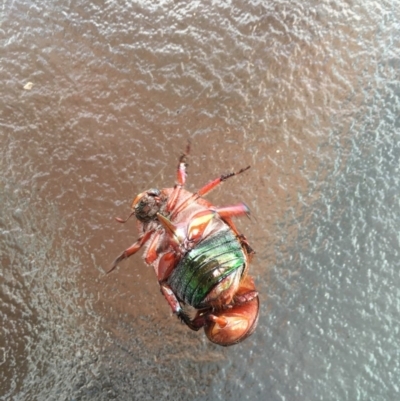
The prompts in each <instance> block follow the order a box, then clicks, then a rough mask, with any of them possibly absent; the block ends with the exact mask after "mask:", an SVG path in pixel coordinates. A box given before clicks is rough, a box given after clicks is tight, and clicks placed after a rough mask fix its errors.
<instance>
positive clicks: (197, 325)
mask: <svg viewBox="0 0 400 401" xmlns="http://www.w3.org/2000/svg"><path fill="white" fill-rule="evenodd" d="M160 289H161V293H162V294H163V295H164V297H165V299H166V300H167V302H168V304H169V306H170V307H171V309H172V312H173V313H175V314H176V315H177V316H178V317H179V318H180V319H181V320H182V322H184V323H185V324H186V325H187V326H188V327H189V328H191V329H192V330H195V331H197V330H199V329H201V328H202V327H203V326H204V324H205V320H204V318H202V319H199V320H196V318H195V319H194V320H191V319H190V317H189V316H188V315H187V314H186V313H185V312H184V311H183V309H182V306H181V304H180V302H179V301H178V299H177V298H176V296H175V294H174V292H173V291H172V289H171V287H170V286H169V285H168V284H166V283H160Z"/></svg>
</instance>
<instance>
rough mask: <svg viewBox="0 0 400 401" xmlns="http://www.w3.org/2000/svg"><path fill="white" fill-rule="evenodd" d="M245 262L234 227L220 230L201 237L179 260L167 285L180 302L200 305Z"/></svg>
mask: <svg viewBox="0 0 400 401" xmlns="http://www.w3.org/2000/svg"><path fill="white" fill-rule="evenodd" d="M245 265H246V256H245V254H244V252H243V249H242V246H241V244H240V242H239V241H238V239H237V238H236V236H235V235H234V233H233V232H232V230H230V229H229V227H226V230H219V231H217V232H216V233H214V234H211V235H210V236H208V237H206V238H204V239H202V240H201V241H200V242H199V243H198V244H196V246H195V247H194V248H193V249H192V250H190V251H189V252H188V253H187V254H186V255H185V256H184V257H183V258H182V259H181V260H180V262H179V263H178V265H177V266H176V267H175V269H174V270H173V272H172V274H171V275H170V276H169V278H168V284H169V285H170V286H171V289H172V290H173V291H174V293H175V295H176V296H177V297H178V299H180V300H181V301H184V302H185V303H187V304H189V305H192V306H193V307H194V308H201V307H202V301H203V300H204V299H205V298H206V296H207V295H208V294H209V293H210V291H211V290H212V289H213V288H214V287H215V286H216V285H217V284H218V283H220V282H221V281H222V280H223V279H224V278H225V277H227V276H229V275H230V274H232V273H234V272H236V271H237V270H238V269H240V274H242V273H243V270H244V268H245Z"/></svg>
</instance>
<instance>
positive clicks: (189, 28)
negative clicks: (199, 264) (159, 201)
mask: <svg viewBox="0 0 400 401" xmlns="http://www.w3.org/2000/svg"><path fill="white" fill-rule="evenodd" d="M399 10H400V7H399V3H398V2H397V1H393V2H386V1H383V2H382V1H379V2H377V1H368V2H360V1H359V2H345V1H339V2H313V1H309V2H306V3H305V2H301V1H272V2H263V1H258V2H257V1H254V2H247V3H246V4H245V3H243V2H219V3H214V2H190V4H186V2H170V1H162V2H159V3H157V4H156V3H151V4H150V3H147V2H134V3H132V2H127V1H117V2H106V3H101V2H98V1H94V2H91V3H90V4H89V3H87V2H82V1H54V2H52V3H51V4H45V3H43V2H40V1H29V2H26V1H25V2H24V1H4V2H3V3H2V5H1V6H0V41H1V47H0V49H1V50H0V56H1V57H0V78H1V82H2V87H1V97H0V102H1V103H0V104H1V107H0V135H1V144H2V146H1V158H0V169H1V170H0V171H1V177H0V198H1V204H2V208H1V215H0V230H1V231H0V233H1V241H0V244H1V247H0V256H1V270H0V319H1V327H0V369H1V373H2V374H1V375H0V398H1V399H2V400H3V399H4V400H71V401H72V400H109V399H126V400H129V399H132V400H147V399H149V400H150V399H151V400H152V399H163V400H169V399H171V400H172V399H173V400H188V399H191V400H227V399H229V400H244V399H251V400H272V401H275V400H308V401H312V400H327V399H332V400H333V399H334V400H337V399H340V400H352V401H353V400H379V401H384V400H385V401H386V400H394V399H396V397H397V395H398V393H399V384H398V377H399V367H400V362H399V361H400V358H399V357H400V355H399V350H398V337H399V324H398V316H399V311H400V304H399V299H400V290H399V288H400V276H399V269H398V266H399V250H400V246H399V245H400V244H399V241H400V239H399V238H400V237H399V229H400V221H399V211H400V210H399V209H400V204H399V189H400V185H399V156H400V145H399V143H400V141H399V139H400V138H399V132H400V131H399V126H400V122H399V115H400V87H399V78H400V77H399V67H400V52H399V49H400V34H399V29H398V28H399V23H398V21H399V20H400V12H399ZM29 82H30V83H31V85H28V86H26V85H27V84H28V83H29ZM189 138H190V139H191V141H192V150H191V154H190V159H189V167H188V183H187V189H188V190H190V191H195V190H196V189H197V188H199V187H201V186H202V185H203V184H204V183H206V182H208V181H209V180H210V179H212V178H215V177H217V176H219V175H220V174H221V173H227V172H230V171H234V170H238V169H240V168H242V167H245V166H247V165H249V164H250V165H251V166H252V168H251V169H250V170H249V171H248V172H246V173H244V174H242V175H241V176H239V177H235V178H233V179H231V180H229V181H227V182H226V183H224V184H223V185H222V186H221V188H219V189H217V190H215V191H214V192H213V193H212V194H210V195H209V196H208V198H209V199H211V200H212V201H213V202H214V203H215V204H216V205H227V204H232V203H236V202H239V201H244V202H245V203H247V204H248V205H249V207H250V208H251V211H252V219H251V220H247V219H241V220H240V221H238V226H239V227H240V230H241V231H242V232H243V233H245V234H246V236H247V238H248V239H249V242H250V244H251V245H252V247H253V248H254V249H255V250H256V251H257V257H256V258H255V260H254V261H253V263H252V266H251V274H252V275H253V276H254V277H255V281H256V285H257V288H258V290H259V292H260V299H261V302H262V308H261V316H260V322H259V327H258V329H257V331H256V332H255V333H254V335H253V336H252V337H250V338H249V339H248V340H246V341H245V342H244V343H242V344H239V345H237V346H234V347H230V348H221V347H218V346H216V345H213V344H211V343H210V342H208V341H207V339H206V338H205V336H204V334H203V333H202V332H198V333H194V332H191V331H190V330H188V328H187V327H185V326H184V325H182V324H181V323H180V322H179V321H178V320H177V319H176V318H175V317H174V316H172V315H171V312H170V310H169V307H168V305H167V304H166V302H165V300H164V299H163V297H162V295H161V294H160V292H159V289H158V284H157V281H156V278H155V277H154V272H153V271H152V269H151V268H148V267H146V266H145V264H144V262H143V260H142V259H141V257H140V256H139V255H135V256H134V257H132V258H131V259H129V261H126V262H124V263H122V264H121V266H120V267H119V269H118V270H117V271H116V272H114V273H113V274H111V275H107V276H106V275H105V274H104V271H105V270H107V268H108V267H109V266H110V264H111V262H112V261H113V259H114V258H115V257H116V256H117V255H118V254H119V253H120V252H121V251H122V250H123V249H125V248H126V247H127V246H129V245H130V244H131V243H132V242H133V241H134V240H135V239H136V235H137V233H136V227H135V224H134V222H133V219H132V220H131V221H129V222H128V223H127V224H125V225H119V224H118V223H116V222H115V220H114V217H115V216H121V217H126V216H127V215H128V213H129V212H130V209H129V207H130V204H131V201H132V199H133V197H134V196H135V195H136V194H138V193H140V192H142V191H143V190H145V189H147V188H151V187H156V188H157V187H158V188H164V187H169V186H172V185H173V184H174V181H175V168H176V164H177V159H178V157H179V155H180V153H181V152H182V150H183V149H184V148H185V146H186V142H187V140H188V139H189Z"/></svg>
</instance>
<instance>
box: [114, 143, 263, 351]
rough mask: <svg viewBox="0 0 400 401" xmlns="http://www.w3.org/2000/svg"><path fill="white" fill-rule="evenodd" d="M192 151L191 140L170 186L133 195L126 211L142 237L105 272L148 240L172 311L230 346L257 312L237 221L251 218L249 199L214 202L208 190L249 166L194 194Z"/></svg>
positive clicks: (248, 252) (248, 254)
mask: <svg viewBox="0 0 400 401" xmlns="http://www.w3.org/2000/svg"><path fill="white" fill-rule="evenodd" d="M188 154H189V145H188V147H187V149H186V152H185V153H184V154H183V155H182V156H181V157H180V159H179V164H178V169H177V184H176V185H175V186H174V187H173V188H164V189H161V190H159V189H149V190H147V191H145V192H142V193H140V194H139V195H137V196H136V198H135V199H134V200H133V203H132V213H131V214H130V215H129V217H131V216H132V215H135V216H136V219H137V225H138V229H139V238H138V240H137V241H136V242H134V243H133V244H132V245H131V246H130V247H129V248H127V249H126V250H125V251H124V252H122V253H121V254H120V255H119V256H118V257H117V258H116V259H115V261H114V262H113V264H112V267H111V269H110V270H109V272H108V273H110V272H111V271H113V270H114V269H115V268H116V266H117V265H118V263H119V262H121V261H122V260H124V259H126V258H128V257H130V256H132V255H133V254H135V253H136V252H137V251H138V250H139V249H141V248H142V247H143V246H144V245H146V251H145V255H144V260H145V262H146V263H147V264H148V265H151V266H153V268H154V270H155V273H156V276H157V279H158V282H159V284H160V289H161V293H162V294H163V295H164V297H165V299H166V300H167V302H168V304H169V305H170V307H171V309H172V311H173V312H174V313H175V314H176V315H177V316H178V317H179V318H180V319H181V320H182V321H183V322H184V323H185V324H186V325H187V326H188V327H190V328H191V329H192V330H199V329H200V328H202V327H204V331H205V333H206V336H207V337H208V339H209V340H210V341H212V342H213V343H216V344H219V345H223V346H228V345H233V344H236V343H239V342H241V341H243V340H244V339H245V338H247V337H248V336H250V335H251V334H252V333H253V332H254V330H255V328H256V326H257V321H258V314H259V299H258V293H257V291H256V288H255V286H254V282H253V279H252V278H251V277H250V276H249V275H248V274H247V273H248V269H249V264H250V261H251V258H252V256H253V255H254V251H253V250H252V249H251V247H250V245H249V243H248V242H247V240H246V238H245V236H244V235H241V234H239V232H238V231H237V229H236V227H235V225H234V223H233V221H232V217H236V216H244V215H247V216H248V215H249V209H248V207H247V206H246V205H245V204H244V203H239V204H236V205H233V206H225V207H215V206H213V205H212V204H211V203H210V202H209V201H207V200H205V199H204V198H203V196H204V195H206V194H208V193H209V192H210V191H211V190H212V189H214V188H215V187H216V186H218V185H219V184H220V183H222V182H223V181H225V180H227V179H228V178H230V177H233V176H235V175H238V174H241V173H243V172H244V171H246V170H248V169H249V168H250V166H249V167H246V168H244V169H242V170H240V171H238V172H235V173H230V174H227V175H221V176H220V177H218V178H216V179H214V180H212V181H211V182H209V183H208V184H206V185H204V186H203V187H202V188H200V189H199V190H198V191H197V192H195V193H191V192H189V191H186V190H185V189H184V188H183V187H184V185H185V181H186V159H187V156H188ZM129 217H128V218H127V219H125V220H122V219H119V218H117V221H119V222H120V223H125V222H126V221H127V220H128V219H129Z"/></svg>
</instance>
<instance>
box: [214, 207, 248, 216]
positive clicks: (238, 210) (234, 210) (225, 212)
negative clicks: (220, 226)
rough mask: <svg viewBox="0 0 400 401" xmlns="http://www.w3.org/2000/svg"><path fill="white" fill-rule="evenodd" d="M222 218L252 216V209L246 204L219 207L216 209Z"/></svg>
mask: <svg viewBox="0 0 400 401" xmlns="http://www.w3.org/2000/svg"><path fill="white" fill-rule="evenodd" d="M214 210H215V211H216V212H217V213H218V214H219V215H220V216H221V217H222V218H226V217H234V216H248V217H249V216H250V209H249V208H248V206H247V205H246V204H245V203H238V204H237V205H231V206H224V207H218V208H216V209H214Z"/></svg>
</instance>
